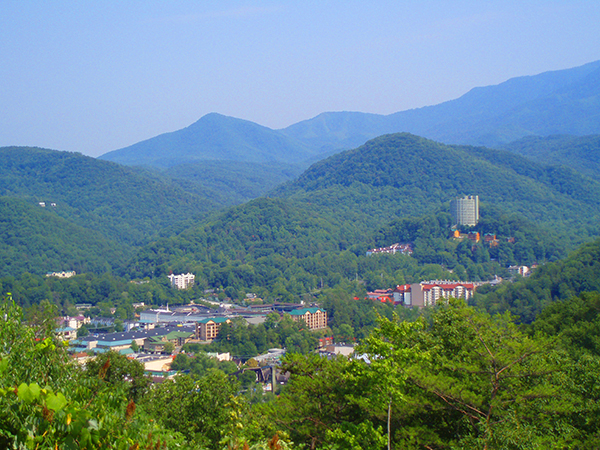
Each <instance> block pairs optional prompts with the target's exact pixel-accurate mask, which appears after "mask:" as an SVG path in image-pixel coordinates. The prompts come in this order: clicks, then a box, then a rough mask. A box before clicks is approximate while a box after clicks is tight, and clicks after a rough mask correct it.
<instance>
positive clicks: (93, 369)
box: [85, 351, 150, 402]
mask: <svg viewBox="0 0 600 450" xmlns="http://www.w3.org/2000/svg"><path fill="white" fill-rule="evenodd" d="M85 373H86V375H87V376H88V377H90V378H94V377H97V376H98V374H101V377H100V378H101V379H102V381H103V382H104V383H106V384H107V385H109V386H112V387H116V386H120V385H123V387H122V389H123V390H125V391H128V394H127V396H128V398H130V399H133V400H134V401H136V402H137V401H139V400H140V398H141V397H143V396H144V394H145V393H146V392H147V390H148V389H149V388H150V378H149V377H148V376H147V375H146V374H145V373H144V365H143V364H142V363H140V362H139V361H134V360H130V359H128V358H127V357H126V356H124V355H121V354H119V353H117V352H114V351H109V352H106V353H101V354H100V355H98V356H96V357H95V358H93V359H90V360H89V361H87V363H86V365H85Z"/></svg>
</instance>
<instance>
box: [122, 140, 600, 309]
mask: <svg viewBox="0 0 600 450" xmlns="http://www.w3.org/2000/svg"><path fill="white" fill-rule="evenodd" d="M466 194H477V195H479V196H480V199H481V202H482V203H481V213H482V220H481V223H480V224H479V225H478V227H477V231H480V232H481V233H482V234H483V233H491V234H495V235H498V238H499V239H500V240H501V241H502V242H501V244H499V245H498V246H497V247H494V249H489V248H485V247H484V246H482V245H481V244H479V246H477V247H476V248H475V247H473V246H472V245H471V244H469V243H468V242H466V241H465V242H464V243H462V244H461V243H459V242H457V241H452V240H451V239H450V234H451V233H450V225H451V221H450V217H449V213H448V212H449V202H450V200H452V199H453V198H455V197H457V196H463V195H466ZM272 196H273V197H278V198H262V199H257V200H254V201H251V202H249V203H247V204H244V205H241V206H237V207H235V208H233V209H230V210H228V211H225V212H222V213H221V214H219V215H218V216H216V217H214V218H213V219H211V220H210V221H208V222H205V223H203V224H198V225H195V226H193V227H191V228H189V229H188V230H186V231H184V232H182V233H180V234H179V235H177V236H173V237H171V238H165V239H160V240H158V241H156V242H155V243H153V244H151V245H149V246H146V247H145V248H144V249H142V250H141V251H140V252H139V253H138V255H137V257H136V258H135V259H134V261H132V263H131V264H130V266H129V269H130V275H131V276H134V277H143V276H152V277H156V276H164V275H166V274H167V273H168V272H169V271H175V272H183V271H192V272H194V273H196V275H197V277H198V278H197V280H198V282H199V283H203V284H204V285H205V286H206V287H213V288H214V287H217V288H218V287H222V288H225V289H229V290H228V291H227V293H228V295H230V296H232V297H237V296H238V295H241V296H242V297H243V294H244V293H245V292H259V293H261V294H264V295H270V296H272V297H274V298H280V299H285V300H293V299H294V298H296V299H297V298H299V297H300V296H302V295H304V294H307V293H310V292H313V291H315V290H317V289H320V288H321V287H335V286H338V285H340V283H342V284H343V283H352V282H358V281H359V280H360V281H361V283H362V284H361V283H358V284H354V287H350V289H354V288H357V289H359V290H360V286H367V288H368V289H374V288H377V287H382V286H386V285H388V286H392V285H394V283H396V284H401V283H404V282H413V281H418V280H419V279H423V278H427V277H435V278H446V277H458V278H463V279H464V278H468V279H475V280H477V279H487V278H489V277H492V276H493V275H494V274H503V273H504V271H506V267H507V266H508V265H510V264H517V263H518V264H533V263H534V262H543V261H547V260H556V259H558V258H560V257H563V256H564V255H565V254H566V251H567V250H570V249H573V248H575V246H576V245H578V244H580V243H582V242H585V241H589V240H590V239H591V238H592V237H594V236H598V235H599V234H600V231H599V229H598V227H599V226H598V218H599V217H600V184H599V183H597V182H596V181H593V180H591V179H589V178H586V177H584V176H581V175H579V174H577V173H576V172H574V171H572V170H570V169H563V168H549V167H547V166H543V165H539V164H536V163H534V162H531V161H529V160H527V159H525V158H523V157H520V156H518V155H514V154H512V153H509V152H505V151H501V150H490V149H486V148H477V147H460V146H448V145H444V144H439V143H436V142H434V141H430V140H427V139H424V138H420V137H417V136H413V135H410V134H406V133H404V134H395V135H386V136H382V137H380V138H377V139H374V140H372V141H369V142H368V143H367V144H365V145H364V146H362V147H359V148H358V149H355V150H350V151H346V152H343V153H339V154H336V155H334V156H332V157H330V158H328V159H327V160H324V161H321V162H319V163H316V164H314V165H313V166H312V167H311V168H310V169H309V170H307V171H306V172H305V173H303V174H302V175H301V176H300V177H299V179H298V180H297V181H295V182H293V183H288V184H286V185H283V186H282V187H280V188H278V189H276V190H275V191H274V192H273V193H272ZM573 229H576V230H577V233H573V232H572V230H573ZM509 238H512V239H511V242H514V243H513V244H507V239H509ZM398 241H408V242H412V243H413V244H414V245H415V249H414V256H413V257H400V256H396V257H393V258H384V257H381V258H379V257H378V258H367V257H366V256H364V255H365V252H366V250H368V249H369V248H372V247H373V246H385V245H390V244H393V243H394V242H398ZM467 244H468V245H467ZM427 264H430V265H431V266H427ZM448 270H452V273H451V272H449V271H448Z"/></svg>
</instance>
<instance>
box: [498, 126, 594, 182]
mask: <svg viewBox="0 0 600 450" xmlns="http://www.w3.org/2000/svg"><path fill="white" fill-rule="evenodd" d="M502 148H503V149H504V150H508V151H509V152H513V153H517V154H519V155H522V156H525V157H526V158H529V159H531V160H533V161H537V162H540V163H544V164H550V165H564V166H568V167H571V168H573V169H575V170H577V171H578V172H580V173H583V174H585V175H588V176H589V177H592V178H596V179H597V177H598V175H600V135H592V136H567V135H555V136H548V137H540V136H529V137H525V138H523V139H519V140H517V141H514V142H511V143H509V144H506V145H505V146H504V147H502Z"/></svg>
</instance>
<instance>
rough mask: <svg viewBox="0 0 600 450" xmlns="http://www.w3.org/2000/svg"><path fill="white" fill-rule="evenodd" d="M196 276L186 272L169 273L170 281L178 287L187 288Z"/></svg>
mask: <svg viewBox="0 0 600 450" xmlns="http://www.w3.org/2000/svg"><path fill="white" fill-rule="evenodd" d="M195 278H196V276H195V275H194V274H193V273H185V274H182V275H173V274H171V275H169V281H171V286H174V287H176V288H177V289H187V288H188V287H190V286H192V285H193V284H194V280H195Z"/></svg>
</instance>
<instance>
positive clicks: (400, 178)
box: [272, 133, 600, 248]
mask: <svg viewBox="0 0 600 450" xmlns="http://www.w3.org/2000/svg"><path fill="white" fill-rule="evenodd" d="M272 195H276V196H281V197H285V198H287V199H292V200H295V201H301V202H305V203H307V204H309V205H311V207H312V208H314V209H315V210H317V211H321V212H323V211H326V212H327V213H328V214H330V215H333V216H336V217H339V218H340V219H341V220H348V221H350V220H351V221H354V223H355V224H356V225H357V226H358V227H362V229H363V231H366V230H368V229H372V228H373V227H379V226H381V225H382V224H384V223H387V222H389V221H390V220H392V219H394V218H397V217H404V216H423V215H426V214H428V213H431V212H434V211H436V210H438V209H439V208H441V207H442V206H443V205H445V206H444V208H446V211H449V209H448V202H449V201H450V200H452V199H453V198H455V197H457V196H463V195H479V197H480V200H481V201H482V202H483V206H482V209H483V210H485V205H486V204H487V205H494V207H495V208H498V210H499V211H500V212H504V213H516V214H519V215H521V216H522V217H524V218H527V219H529V220H531V221H534V222H536V223H538V224H544V225H545V226H546V227H548V229H551V230H553V232H554V233H555V234H556V235H557V236H561V239H562V240H563V241H564V242H567V241H571V248H574V247H573V246H572V245H576V244H578V243H581V242H584V241H585V240H586V239H589V236H597V235H598V234H599V227H598V222H597V221H598V217H599V214H600V197H599V195H600V184H599V183H597V182H596V181H594V180H592V179H589V178H587V177H585V176H582V175H579V174H578V173H577V172H575V171H573V170H571V169H568V168H556V167H547V166H544V165H540V164H536V163H534V162H532V161H530V160H527V159H525V158H523V157H520V156H518V155H515V154H511V153H509V152H506V151H501V150H491V149H487V148H483V147H467V146H449V145H444V144H440V143H437V142H434V141H431V140H428V139H424V138H421V137H417V136H413V135H410V134H407V133H401V134H392V135H386V136H381V137H379V138H376V139H373V140H371V141H369V142H367V143H366V144H365V145H364V146H362V147H359V148H357V149H355V150H349V151H346V152H342V153H339V154H336V155H334V156H332V157H330V158H328V159H326V160H323V161H321V162H318V163H316V164H314V165H313V166H311V167H310V168H309V169H308V170H307V171H306V172H304V173H303V174H302V175H301V176H300V177H299V178H298V179H297V180H296V181H294V182H292V183H288V184H286V185H284V186H282V187H280V188H278V189H276V190H275V191H274V192H273V194H272ZM575 229H576V230H577V232H576V233H574V232H573V230H575Z"/></svg>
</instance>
